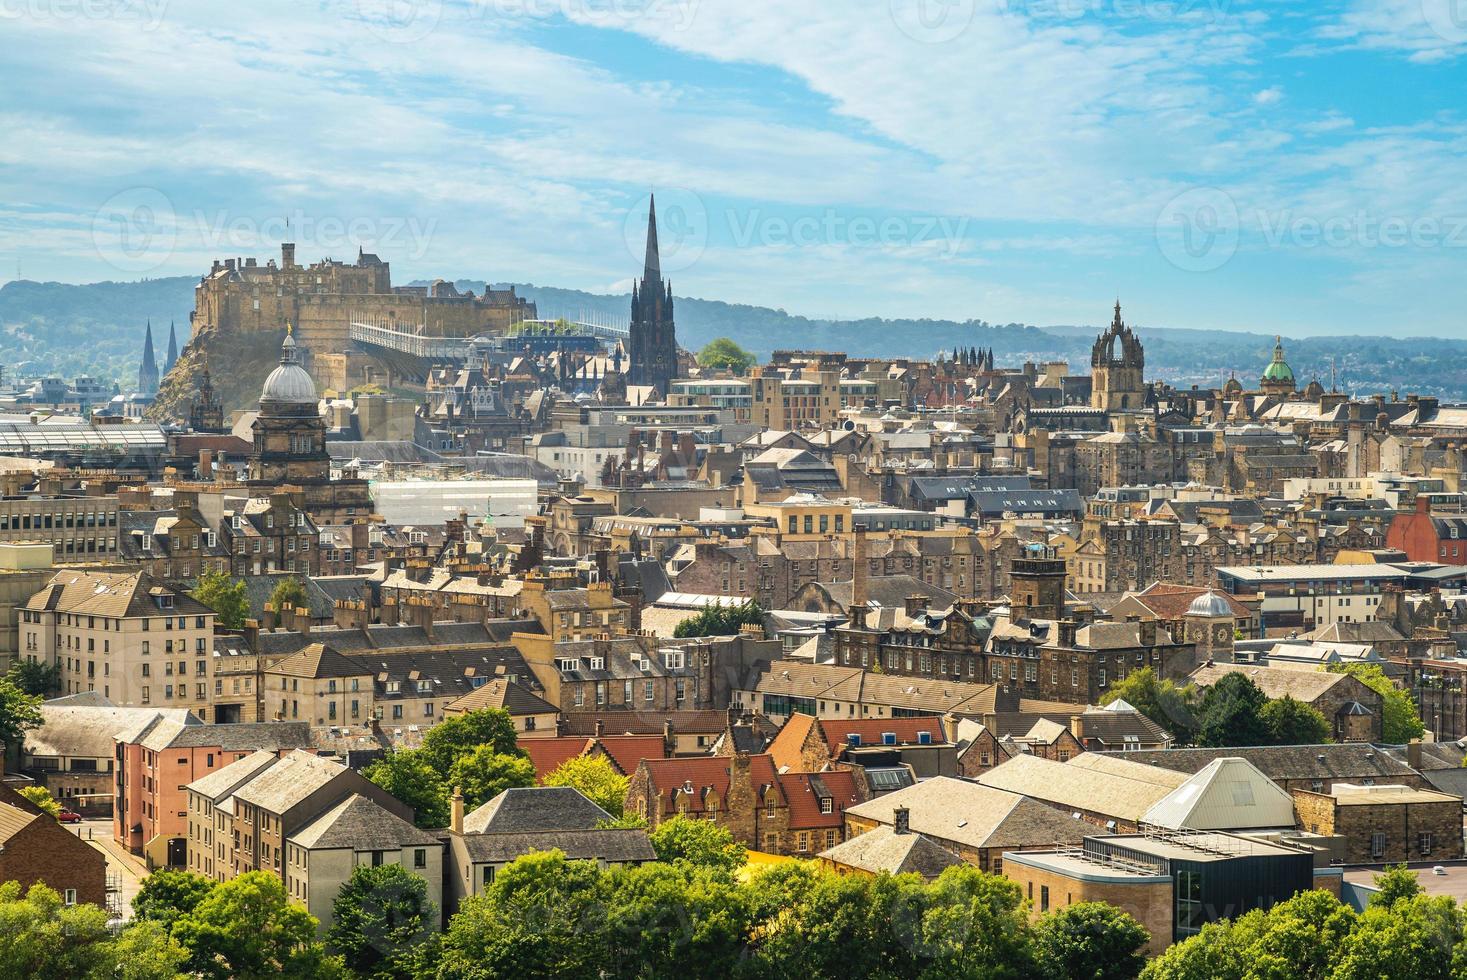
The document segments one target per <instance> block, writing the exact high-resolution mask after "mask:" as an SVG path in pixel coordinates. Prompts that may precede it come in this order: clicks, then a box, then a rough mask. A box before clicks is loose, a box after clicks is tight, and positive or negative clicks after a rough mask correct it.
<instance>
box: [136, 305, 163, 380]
mask: <svg viewBox="0 0 1467 980" xmlns="http://www.w3.org/2000/svg"><path fill="white" fill-rule="evenodd" d="M138 391H139V393H141V394H144V395H153V394H157V392H158V355H157V354H155V353H153V321H152V319H151V318H150V319H149V320H148V325H147V328H146V332H145V333H144V334H143V359H142V363H140V364H139V365H138Z"/></svg>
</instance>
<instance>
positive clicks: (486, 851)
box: [463, 829, 657, 864]
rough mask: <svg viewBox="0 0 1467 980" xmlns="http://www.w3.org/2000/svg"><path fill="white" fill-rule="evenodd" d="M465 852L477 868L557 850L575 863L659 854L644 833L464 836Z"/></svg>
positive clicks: (654, 857)
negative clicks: (478, 865) (481, 865)
mask: <svg viewBox="0 0 1467 980" xmlns="http://www.w3.org/2000/svg"><path fill="white" fill-rule="evenodd" d="M463 843H464V849H465V850H466V851H468V854H469V860H470V861H471V862H473V863H475V864H508V863H509V862H510V861H513V860H515V859H516V858H519V857H523V856H524V855H526V854H533V853H535V852H536V851H549V850H558V851H562V852H564V854H565V856H566V857H567V858H569V859H570V860H573V861H605V862H608V863H612V864H621V863H631V862H642V861H655V860H657V852H656V851H654V850H653V849H652V842H651V841H650V840H648V839H647V832H646V831H645V830H637V829H630V830H623V829H616V830H611V829H607V830H595V829H591V830H554V831H537V832H528V833H494V834H465V835H464V836H463Z"/></svg>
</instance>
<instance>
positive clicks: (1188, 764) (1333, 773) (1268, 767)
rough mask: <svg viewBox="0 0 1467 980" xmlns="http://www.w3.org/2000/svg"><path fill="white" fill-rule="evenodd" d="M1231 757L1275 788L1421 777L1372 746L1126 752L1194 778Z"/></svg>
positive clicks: (1114, 755)
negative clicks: (1293, 781)
mask: <svg viewBox="0 0 1467 980" xmlns="http://www.w3.org/2000/svg"><path fill="white" fill-rule="evenodd" d="M1084 755H1086V756H1099V755H1101V753H1097V752H1086V753H1084ZM1118 755H1119V754H1118V753H1104V756H1105V757H1106V758H1111V759H1115V758H1117V757H1118ZM1228 756H1237V757H1238V758H1242V759H1247V760H1248V761H1249V762H1251V763H1252V764H1253V765H1254V766H1256V767H1257V768H1258V770H1259V771H1260V772H1262V773H1263V774H1264V775H1265V776H1267V777H1268V778H1269V779H1272V780H1273V781H1274V782H1276V783H1281V782H1283V781H1285V780H1291V779H1319V780H1339V779H1344V780H1351V781H1354V780H1363V779H1382V778H1384V779H1391V778H1401V777H1410V776H1414V775H1416V771H1415V770H1414V769H1412V768H1411V767H1410V766H1408V765H1407V764H1406V762H1405V760H1404V759H1402V758H1399V757H1398V756H1396V755H1395V754H1393V753H1391V752H1387V751H1383V750H1381V749H1378V748H1376V747H1375V746H1374V745H1371V744H1369V743H1367V742H1337V743H1330V744H1327V745H1261V746H1243V747H1234V748H1226V749H1158V750H1155V751H1141V752H1127V753H1125V759H1126V760H1127V761H1128V762H1131V763H1139V764H1144V765H1148V766H1152V767H1156V768H1160V769H1170V770H1172V771H1174V772H1181V773H1189V774H1190V773H1194V772H1200V771H1201V770H1202V769H1204V768H1206V767H1207V765H1208V764H1209V763H1211V762H1212V761H1213V760H1214V759H1220V758H1226V757H1228Z"/></svg>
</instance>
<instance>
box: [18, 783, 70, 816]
mask: <svg viewBox="0 0 1467 980" xmlns="http://www.w3.org/2000/svg"><path fill="white" fill-rule="evenodd" d="M18 792H19V793H20V795H21V796H24V797H25V798H26V799H28V800H30V801H31V802H32V803H34V804H35V805H36V806H38V807H40V808H41V809H42V810H44V811H46V813H48V814H50V815H51V816H53V817H59V816H61V804H60V803H57V802H56V798H55V797H53V796H52V795H51V791H50V790H49V789H47V788H46V787H44V786H26V787H24V788H23V789H21V790H19V791H18Z"/></svg>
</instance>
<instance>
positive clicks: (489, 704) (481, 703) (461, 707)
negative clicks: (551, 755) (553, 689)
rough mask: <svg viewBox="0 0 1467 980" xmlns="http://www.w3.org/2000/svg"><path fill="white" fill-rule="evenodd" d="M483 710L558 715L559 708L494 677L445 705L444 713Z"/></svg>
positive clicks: (515, 684)
mask: <svg viewBox="0 0 1467 980" xmlns="http://www.w3.org/2000/svg"><path fill="white" fill-rule="evenodd" d="M483 708H503V709H504V710H505V711H507V712H509V713H510V714H511V715H543V714H559V713H560V709H559V708H557V707H556V706H555V705H553V704H551V703H550V702H549V701H546V700H545V699H544V698H542V697H540V695H538V694H536V693H535V692H534V691H531V690H530V689H529V688H527V687H524V686H523V685H521V684H517V683H515V682H514V681H511V680H509V679H508V678H505V677H496V678H494V679H493V680H491V681H489V682H488V683H487V684H485V685H484V686H483V687H481V688H479V689H478V690H475V691H470V692H469V693H468V694H465V695H464V696H463V697H461V698H459V699H458V700H457V701H454V702H453V703H451V704H449V705H446V706H445V707H444V711H445V712H452V711H479V710H481V709H483ZM532 741H533V740H532Z"/></svg>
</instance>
